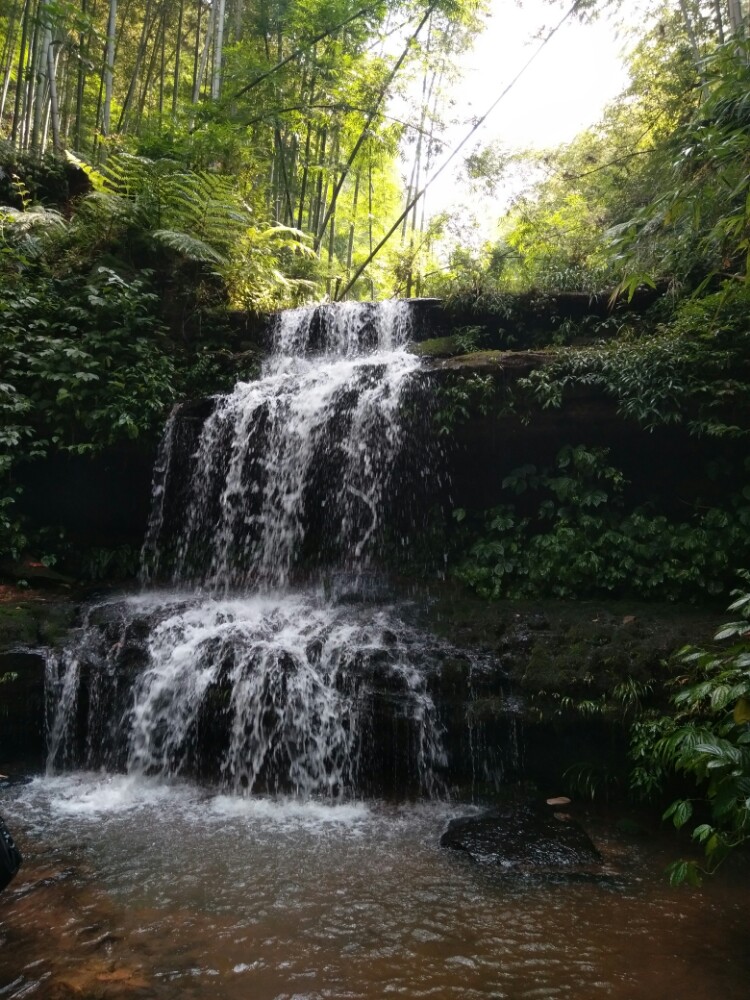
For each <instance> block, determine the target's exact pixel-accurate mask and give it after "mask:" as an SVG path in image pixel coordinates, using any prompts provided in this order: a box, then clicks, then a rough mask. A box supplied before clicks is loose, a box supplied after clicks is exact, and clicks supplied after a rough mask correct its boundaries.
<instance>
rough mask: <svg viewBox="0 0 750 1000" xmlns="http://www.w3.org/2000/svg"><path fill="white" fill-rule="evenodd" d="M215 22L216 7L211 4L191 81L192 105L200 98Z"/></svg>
mask: <svg viewBox="0 0 750 1000" xmlns="http://www.w3.org/2000/svg"><path fill="white" fill-rule="evenodd" d="M215 20H216V5H215V4H212V6H211V10H210V12H209V15H208V23H207V25H206V41H205V42H204V44H203V51H202V52H201V60H200V65H199V66H198V72H197V74H196V76H195V80H194V81H193V104H197V103H198V101H199V99H200V96H201V87H202V85H203V77H204V76H205V74H206V67H207V66H208V53H209V49H210V47H211V36H212V34H213V32H214V22H215Z"/></svg>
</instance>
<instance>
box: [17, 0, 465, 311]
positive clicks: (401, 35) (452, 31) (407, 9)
mask: <svg viewBox="0 0 750 1000" xmlns="http://www.w3.org/2000/svg"><path fill="white" fill-rule="evenodd" d="M481 13H482V7H481V4H477V3H475V2H473V0H472V2H468V3H465V2H460V0H459V2H456V0H439V2H434V3H431V4H427V3H408V4H405V3H398V4H389V3H387V2H379V3H374V4H369V5H363V4H362V3H350V2H348V0H344V2H337V0H334V2H329V0H322V2H318V0H312V2H305V3H288V2H281V3H275V2H271V3H260V4H255V3H245V2H244V0H236V2H230V3H229V4H226V3H224V2H223V0H220V2H216V3H213V4H209V3H202V2H197V3H196V2H194V0H179V2H177V0H165V2H156V0H142V2H141V0H135V2H133V0H120V4H119V6H118V3H117V0H111V2H109V3H106V2H103V0H102V2H97V0H82V2H81V4H80V5H78V4H74V3H70V4H69V3H56V2H49V0H39V2H26V3H15V2H5V3H3V5H2V15H0V16H2V22H3V28H4V31H3V35H4V46H3V50H2V74H3V76H2V79H3V84H2V96H1V98H0V123H1V127H2V133H3V134H4V135H5V136H6V141H7V142H8V143H10V145H11V146H12V148H13V149H14V150H15V151H18V153H20V154H25V155H31V156H37V157H38V156H41V155H42V154H44V153H46V152H51V151H54V152H56V153H62V152H63V151H64V150H71V151H74V152H75V153H76V155H78V156H80V157H82V158H84V159H85V161H86V162H87V163H90V164H92V165H99V164H102V163H104V162H111V160H112V158H113V156H114V157H117V155H122V154H129V155H131V156H138V157H141V158H147V159H149V160H152V161H159V162H160V163H161V164H162V165H161V167H160V168H159V170H158V172H159V173H161V174H164V173H168V172H180V173H183V174H184V173H185V172H186V171H192V172H197V173H201V174H204V175H205V174H206V173H210V174H211V175H222V176H229V177H231V178H232V179H233V182H234V184H233V187H234V194H235V195H236V197H237V198H238V199H239V200H240V201H241V203H242V206H243V209H244V210H245V211H247V213H248V214H249V216H251V217H252V222H251V226H252V228H254V229H256V230H257V231H259V232H264V231H265V230H266V229H267V228H268V227H270V226H274V227H286V228H285V230H284V231H285V233H286V234H287V235H292V236H293V238H294V239H296V240H298V241H300V243H301V245H303V246H304V248H305V249H304V252H303V253H302V254H300V256H301V257H304V256H308V257H314V260H315V264H314V265H313V264H309V262H308V264H307V266H305V264H304V263H301V262H300V261H299V260H298V261H297V262H296V263H297V264H300V269H299V270H300V274H301V276H302V277H304V278H308V277H310V276H311V275H312V276H314V279H315V280H316V282H318V283H319V286H316V291H315V294H317V295H320V294H321V291H325V292H327V293H328V294H329V295H335V294H336V292H337V290H338V289H339V288H340V287H341V286H342V284H345V283H347V282H348V279H349V277H350V276H351V274H352V271H353V268H354V267H355V266H356V265H357V264H359V263H361V262H362V261H363V260H364V259H365V258H366V257H367V255H368V254H369V251H370V250H371V249H372V247H373V246H374V244H376V243H377V242H378V241H379V240H380V238H381V236H382V235H383V233H384V231H385V228H386V226H387V224H388V222H389V220H392V219H393V218H394V217H395V216H396V215H397V214H398V210H399V206H400V205H401V204H402V203H403V202H404V200H407V201H408V198H409V192H410V190H413V189H416V188H418V187H419V186H420V184H421V182H422V180H423V178H424V175H425V174H426V172H428V171H429V169H430V167H431V165H432V163H433V160H434V157H435V154H436V151H437V149H438V148H439V135H440V130H441V118H440V114H441V107H440V100H441V92H442V89H443V86H444V83H445V81H446V80H447V79H448V78H449V77H450V76H451V74H452V73H453V69H452V65H453V63H454V61H455V59H456V56H457V53H459V52H460V51H462V50H463V49H464V48H465V47H466V46H467V45H468V44H469V43H470V41H471V38H472V37H473V35H474V33H475V32H476V31H477V30H478V29H479V25H480V20H479V19H480V16H481ZM407 87H408V88H409V93H410V94H411V95H414V94H418V95H419V100H418V101H416V102H415V101H410V102H409V103H408V104H405V103H404V102H401V104H400V106H403V107H406V108H408V117H406V118H404V119H401V118H397V117H395V116H394V115H393V114H391V113H390V111H391V109H390V101H391V99H392V97H393V95H394V94H395V93H396V92H397V91H402V90H403V89H404V88H407ZM401 146H407V147H408V148H409V149H410V151H411V155H410V160H411V164H412V165H411V173H410V177H409V179H408V183H407V190H406V191H402V190H400V181H399V170H398V153H399V148H400V147H401ZM118 162H119V161H118ZM420 222H421V218H420V216H419V215H418V213H417V212H416V211H415V212H414V214H413V216H412V217H411V218H410V219H409V220H406V221H405V223H404V238H403V239H402V243H404V242H406V234H407V232H408V231H410V230H411V229H414V228H416V227H418V226H419V225H420ZM303 234H304V235H303ZM279 235H280V234H279ZM261 242H262V241H261ZM287 242H288V241H287ZM285 245H287V244H285ZM308 251H310V253H308ZM284 265H285V266H284V267H283V268H282V270H283V271H284V272H289V271H291V272H292V275H293V276H294V273H295V267H294V265H293V263H292V262H290V260H289V259H285V261H284ZM383 267H385V265H380V264H378V265H376V266H375V267H373V268H371V269H370V271H369V272H368V277H367V280H364V281H362V282H361V283H360V285H359V286H358V287H357V288H356V289H353V291H354V292H355V293H356V294H359V295H370V294H375V293H379V292H381V291H383V289H384V275H383V273H382V268H383ZM233 291H234V293H235V296H236V297H237V298H238V300H241V299H242V297H243V296H242V289H241V288H235V287H234V286H233ZM279 291H280V289H279ZM255 298H256V301H253V296H252V295H251V296H250V300H251V301H250V303H249V304H253V305H256V304H257V305H261V306H264V305H267V302H265V301H263V299H262V297H261V298H260V300H258V297H257V295H256V296H255Z"/></svg>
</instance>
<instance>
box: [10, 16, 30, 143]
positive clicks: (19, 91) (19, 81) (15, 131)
mask: <svg viewBox="0 0 750 1000" xmlns="http://www.w3.org/2000/svg"><path fill="white" fill-rule="evenodd" d="M33 6H34V2H33V0H26V6H25V7H24V9H23V20H22V22H21V49H20V52H19V54H18V69H17V71H16V93H15V95H14V98H15V99H14V101H13V126H12V128H11V132H10V141H11V143H12V144H13V145H14V146H15V145H16V142H17V140H18V135H19V128H18V127H19V125H20V123H21V112H22V101H23V92H24V86H23V71H24V67H25V65H26V45H27V43H28V40H29V23H30V19H31V9H32V7H33Z"/></svg>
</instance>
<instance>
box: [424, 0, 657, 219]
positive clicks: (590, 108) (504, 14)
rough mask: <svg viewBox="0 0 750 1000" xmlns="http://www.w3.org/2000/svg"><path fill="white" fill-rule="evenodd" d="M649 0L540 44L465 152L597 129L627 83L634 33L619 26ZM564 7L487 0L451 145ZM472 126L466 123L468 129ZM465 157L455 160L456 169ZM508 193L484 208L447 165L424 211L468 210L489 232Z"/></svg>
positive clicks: (551, 141) (630, 1)
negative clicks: (462, 207) (484, 25)
mask: <svg viewBox="0 0 750 1000" xmlns="http://www.w3.org/2000/svg"><path fill="white" fill-rule="evenodd" d="M644 3H647V0H623V3H622V5H621V6H620V12H619V14H618V15H617V16H616V17H614V18H613V17H606V16H602V17H600V18H599V19H598V20H596V21H594V22H593V23H589V24H581V23H579V22H577V21H575V20H573V19H569V20H568V21H567V22H566V23H565V24H564V25H563V26H562V28H560V30H559V31H558V32H557V33H556V34H555V36H554V37H553V38H552V39H551V41H550V42H549V43H548V44H547V45H546V46H545V47H544V49H543V50H542V52H541V54H540V55H539V56H538V57H537V59H536V60H535V61H534V62H533V64H532V65H531V66H530V67H529V68H528V69H527V70H526V71H525V73H524V74H523V76H522V78H521V79H520V80H519V81H518V82H517V83H516V84H515V85H514V86H513V88H512V89H511V91H510V92H509V93H508V94H507V95H506V96H505V97H504V98H503V100H502V101H501V102H500V104H499V105H498V107H497V108H496V109H495V110H494V111H493V112H492V114H491V115H490V117H489V118H488V119H487V121H486V122H485V124H484V125H483V126H482V128H481V129H480V131H479V132H478V133H477V135H476V137H475V139H474V140H472V141H471V142H470V143H469V144H468V145H467V146H466V147H465V149H464V152H469V151H470V150H471V149H472V148H475V147H476V145H477V144H479V145H482V146H485V145H487V144H489V143H491V142H494V141H499V142H500V143H502V145H503V146H504V147H505V148H508V149H514V148H528V147H531V146H534V147H538V148H544V147H550V146H556V145H559V144H560V143H563V142H566V141H569V140H570V139H572V138H573V137H574V136H575V135H576V134H577V133H578V132H580V131H581V130H582V129H584V128H586V127H587V126H589V125H592V124H594V123H595V122H596V121H597V120H598V119H599V118H600V116H601V113H602V111H603V109H604V106H605V105H606V104H607V103H608V102H609V101H611V100H613V99H614V98H615V97H616V96H617V95H618V94H619V93H621V92H622V91H623V90H624V89H625V87H626V86H627V83H628V75H627V71H626V69H625V64H624V57H625V55H626V53H627V48H628V45H629V44H632V41H633V39H632V36H629V35H628V34H627V33H626V32H625V31H623V30H622V29H620V28H619V27H618V21H620V22H623V23H627V24H636V25H637V24H639V23H642V21H643V9H644ZM564 11H565V8H564V7H562V6H561V5H559V4H554V5H553V4H550V3H546V2H544V0H525V2H524V4H523V6H522V7H519V6H518V5H517V4H516V3H515V0H492V5H491V14H490V18H489V20H488V26H487V28H486V30H485V31H484V33H483V34H482V35H480V36H479V37H478V38H477V41H476V43H475V45H474V47H473V49H472V51H471V52H469V53H466V54H465V55H464V56H463V74H462V78H461V80H460V81H459V82H458V83H457V84H455V85H454V88H453V100H454V102H455V105H454V114H455V116H456V118H457V119H459V121H458V122H457V124H456V125H455V126H454V127H452V128H451V130H450V132H449V134H448V136H447V141H448V145H449V146H453V145H454V144H455V143H457V142H459V141H460V139H461V138H462V137H463V135H464V134H465V133H466V132H467V131H468V128H469V127H470V119H471V118H473V117H479V116H481V115H482V114H484V113H485V112H486V111H487V109H488V107H489V106H490V105H491V104H492V102H493V101H494V100H495V98H496V97H497V96H498V94H499V93H500V92H501V91H502V90H503V88H504V87H505V86H506V85H507V84H508V83H509V82H510V81H511V80H512V79H513V77H514V76H515V74H516V73H517V72H518V70H519V69H520V68H521V67H522V66H523V64H524V63H525V62H526V60H527V59H528V58H529V56H530V55H531V54H532V52H533V51H534V49H535V48H536V47H537V46H538V45H539V39H538V38H537V37H535V36H537V35H538V33H539V31H540V29H541V28H542V27H546V28H547V29H550V28H551V27H552V26H553V25H554V24H555V23H557V21H559V20H560V18H561V17H562V15H563V13H564ZM466 122H469V124H468V125H467V124H465V123H466ZM462 160H463V156H459V158H457V160H456V161H454V163H455V164H456V165H457V167H458V168H459V169H460V162H461V161H462ZM512 193H513V192H511V191H509V192H506V195H505V197H503V195H502V194H500V195H499V196H498V198H496V199H494V200H493V201H492V203H491V204H490V203H488V201H487V199H481V198H479V197H477V196H476V195H474V196H472V194H471V193H470V191H469V187H468V184H466V183H465V182H462V181H461V178H460V176H459V175H457V172H456V168H454V167H453V166H451V167H449V168H448V169H447V170H446V171H445V172H444V173H443V175H442V176H441V177H440V178H439V179H438V180H437V181H436V182H435V184H434V185H433V186H431V187H430V190H429V192H428V195H427V199H428V200H427V214H428V215H432V214H434V213H436V212H440V211H445V210H450V209H451V208H456V207H457V206H459V205H461V204H466V205H468V206H469V207H470V208H471V210H473V211H474V212H476V213H477V214H479V215H480V217H481V218H482V220H483V222H484V224H485V227H487V226H489V227H494V222H495V220H496V218H497V216H498V215H499V214H500V212H501V210H502V207H503V204H504V203H505V202H506V201H507V199H508V198H509V197H510V196H511V195H512Z"/></svg>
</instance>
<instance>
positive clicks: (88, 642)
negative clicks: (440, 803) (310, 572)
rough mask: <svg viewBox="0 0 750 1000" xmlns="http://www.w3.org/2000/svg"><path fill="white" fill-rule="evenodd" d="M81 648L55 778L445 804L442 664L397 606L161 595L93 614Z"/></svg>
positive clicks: (69, 684) (59, 718)
mask: <svg viewBox="0 0 750 1000" xmlns="http://www.w3.org/2000/svg"><path fill="white" fill-rule="evenodd" d="M76 648H77V652H76V653H75V655H73V654H72V653H71V652H70V651H68V652H66V654H64V656H63V658H62V659H61V661H60V670H59V674H58V677H57V684H58V688H59V689H60V688H61V690H62V695H60V694H59V693H58V696H57V700H56V713H55V715H54V717H53V719H52V724H51V729H50V732H51V733H52V734H53V735H52V738H51V740H50V751H49V765H50V769H51V770H53V769H54V768H55V767H59V766H63V765H66V764H67V765H69V764H70V763H75V764H77V765H78V766H84V767H87V768H99V767H107V768H117V767H120V768H123V769H124V770H126V771H127V773H129V774H131V775H142V776H144V777H148V776H153V775H158V776H160V777H162V778H174V777H177V776H180V775H182V774H190V775H198V776H201V777H207V778H211V779H212V780H214V781H215V782H218V783H219V784H220V785H222V786H223V787H225V788H227V789H229V790H232V791H235V792H253V791H272V792H279V791H291V792H293V793H294V794H296V795H298V796H300V797H302V798H309V797H311V796H322V797H324V798H328V799H333V800H336V799H339V798H341V797H344V796H347V795H351V794H356V793H358V792H362V793H367V792H373V791H374V792H382V791H383V790H384V787H385V785H387V784H388V783H389V782H391V781H392V780H396V781H397V782H398V784H399V785H400V786H401V788H400V791H401V792H402V793H403V792H404V791H408V790H409V789H411V790H412V791H413V792H414V793H416V794H420V795H424V796H427V797H439V796H440V795H442V794H444V791H445V789H444V784H443V782H442V777H441V770H442V769H443V768H444V766H445V763H446V762H445V754H444V751H443V748H442V741H441V725H440V723H439V721H438V718H437V712H436V709H435V704H434V701H433V698H432V695H431V693H430V691H429V679H430V675H431V673H434V672H435V671H436V670H437V669H438V668H439V663H440V658H441V656H444V655H445V654H444V652H443V651H442V650H440V649H439V648H438V647H437V646H436V644H435V642H434V640H431V639H430V638H429V637H427V636H426V635H424V634H423V633H421V632H420V631H419V630H417V629H415V628H413V627H410V626H408V625H406V624H405V623H404V622H403V621H402V620H401V619H400V618H399V616H398V614H397V613H396V612H395V611H394V609H392V608H371V607H370V608H364V607H363V608H359V609H352V608H351V607H347V606H343V607H335V606H331V605H329V604H327V603H325V602H324V601H322V600H321V599H320V597H319V595H317V594H311V593H306V594H287V595H285V596H283V597H277V598H271V597H264V596H256V597H248V598H233V599H208V600H206V599H200V598H186V597H185V596H184V595H172V596H165V595H155V594H151V595H144V596H141V597H138V598H129V599H125V600H123V599H118V600H113V601H109V602H105V603H103V604H100V605H97V606H96V608H95V609H93V611H92V613H91V614H90V615H89V622H88V625H87V627H86V629H85V631H84V634H83V639H82V641H80V642H79V643H77V647H76ZM84 681H85V684H86V690H87V699H88V708H87V718H86V719H85V720H84V722H83V725H82V726H80V727H79V726H77V725H76V718H77V716H78V714H79V712H80V710H81V705H80V699H79V694H80V691H81V689H82V685H83V683H84ZM81 728H82V730H83V731H84V732H85V734H86V735H85V741H82V740H81V736H80V732H79V729H81ZM389 729H390V730H396V731H398V738H397V740H396V741H395V743H391V744H389V743H388V740H390V739H391V737H392V735H393V733H392V732H389ZM381 730H384V731H385V734H386V736H387V739H386V741H384V740H383V739H382V737H381Z"/></svg>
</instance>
